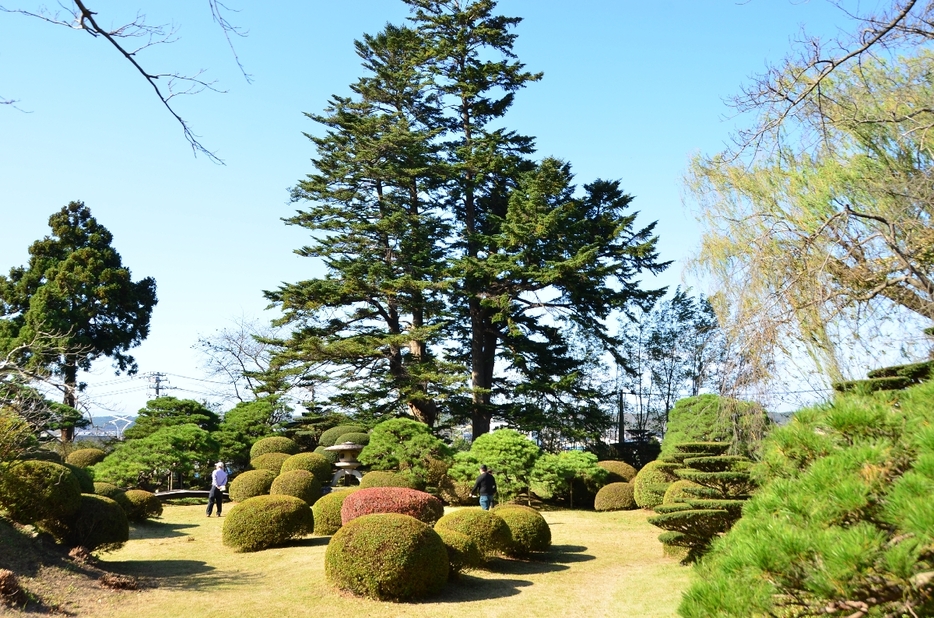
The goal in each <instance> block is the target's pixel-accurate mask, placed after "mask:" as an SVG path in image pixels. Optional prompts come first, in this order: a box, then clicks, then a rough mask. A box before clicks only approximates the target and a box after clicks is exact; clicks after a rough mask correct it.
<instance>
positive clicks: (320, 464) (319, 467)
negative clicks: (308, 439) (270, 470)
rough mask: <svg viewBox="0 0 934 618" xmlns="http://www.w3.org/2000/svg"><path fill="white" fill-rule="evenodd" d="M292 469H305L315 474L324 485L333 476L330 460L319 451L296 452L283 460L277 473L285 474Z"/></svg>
mask: <svg viewBox="0 0 934 618" xmlns="http://www.w3.org/2000/svg"><path fill="white" fill-rule="evenodd" d="M292 470H307V471H309V472H311V473H312V474H314V475H315V478H317V479H318V481H319V482H320V483H321V484H322V485H325V484H326V483H329V482H330V481H331V477H332V476H334V473H333V469H332V465H331V462H330V461H328V458H327V457H325V456H324V455H322V454H320V453H298V454H297V455H292V456H291V457H289V458H288V459H286V460H285V462H283V464H282V468H281V469H280V470H279V474H285V473H286V472H291V471H292Z"/></svg>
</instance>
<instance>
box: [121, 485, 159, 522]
mask: <svg viewBox="0 0 934 618" xmlns="http://www.w3.org/2000/svg"><path fill="white" fill-rule="evenodd" d="M126 498H127V500H129V501H130V504H132V508H131V510H130V511H128V512H127V517H128V518H129V519H130V521H136V522H141V521H146V520H147V519H152V518H154V517H159V516H161V515H162V502H160V501H159V498H157V497H156V495H155V494H153V493H151V492H148V491H146V490H143V489H128V490H127V492H126Z"/></svg>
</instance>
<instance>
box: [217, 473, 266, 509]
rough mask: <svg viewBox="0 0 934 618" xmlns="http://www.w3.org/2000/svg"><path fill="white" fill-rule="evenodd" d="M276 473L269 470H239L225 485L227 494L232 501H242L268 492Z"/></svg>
mask: <svg viewBox="0 0 934 618" xmlns="http://www.w3.org/2000/svg"><path fill="white" fill-rule="evenodd" d="M275 478H276V473H275V472H273V471H271V470H247V471H246V472H241V473H240V474H238V475H237V476H236V478H234V480H233V481H231V482H230V484H229V485H227V494H228V495H229V496H230V499H231V500H232V501H233V502H243V501H244V500H248V499H250V498H254V497H256V496H262V495H265V494H268V493H269V489H270V488H271V487H272V482H273V481H274V480H275Z"/></svg>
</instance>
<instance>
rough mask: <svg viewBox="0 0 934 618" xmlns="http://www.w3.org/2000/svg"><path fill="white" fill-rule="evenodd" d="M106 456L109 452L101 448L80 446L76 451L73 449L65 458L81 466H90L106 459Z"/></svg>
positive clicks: (72, 463) (74, 464)
mask: <svg viewBox="0 0 934 618" xmlns="http://www.w3.org/2000/svg"><path fill="white" fill-rule="evenodd" d="M104 457H107V453H105V452H104V451H102V450H101V449H99V448H79V449H78V450H76V451H72V452H71V454H70V455H68V457H66V458H65V463H69V464H71V465H73V466H78V467H79V468H87V467H88V466H93V465H94V464H96V463H99V462H101V461H104Z"/></svg>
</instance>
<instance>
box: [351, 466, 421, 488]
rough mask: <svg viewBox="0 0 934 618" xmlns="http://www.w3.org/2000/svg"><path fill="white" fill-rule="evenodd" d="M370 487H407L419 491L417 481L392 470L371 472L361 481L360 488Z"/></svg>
mask: <svg viewBox="0 0 934 618" xmlns="http://www.w3.org/2000/svg"><path fill="white" fill-rule="evenodd" d="M368 487H407V488H409V489H418V486H417V484H416V482H415V480H414V479H413V478H412V476H411V475H409V474H406V473H404V472H393V471H391V470H371V471H370V472H367V473H366V474H364V475H363V478H362V479H360V488H361V489H366V488H368Z"/></svg>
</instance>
